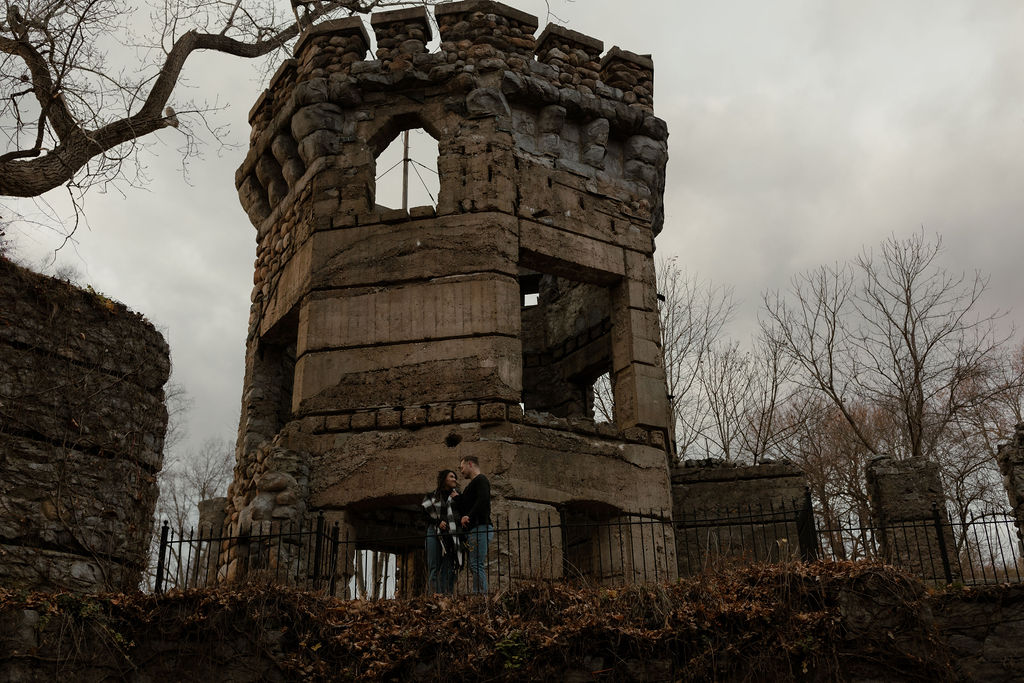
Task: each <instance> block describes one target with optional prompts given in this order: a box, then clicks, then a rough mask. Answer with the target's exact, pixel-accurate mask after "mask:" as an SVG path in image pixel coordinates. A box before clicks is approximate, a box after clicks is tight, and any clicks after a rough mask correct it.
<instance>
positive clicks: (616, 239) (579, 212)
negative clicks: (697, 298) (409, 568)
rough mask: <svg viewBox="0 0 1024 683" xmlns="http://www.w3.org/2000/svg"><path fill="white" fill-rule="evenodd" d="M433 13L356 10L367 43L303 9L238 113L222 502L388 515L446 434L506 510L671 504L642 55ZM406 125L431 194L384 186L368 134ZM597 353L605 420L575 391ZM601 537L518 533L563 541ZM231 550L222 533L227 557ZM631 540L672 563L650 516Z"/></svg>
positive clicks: (648, 98)
mask: <svg viewBox="0 0 1024 683" xmlns="http://www.w3.org/2000/svg"><path fill="white" fill-rule="evenodd" d="M434 14H435V17H436V23H437V26H438V27H439V32H440V40H441V43H440V49H439V50H438V51H436V52H428V51H427V48H426V44H427V43H428V42H430V40H431V39H432V36H433V34H432V29H431V21H430V17H429V15H428V14H427V11H426V9H425V8H422V7H420V8H414V9H403V10H397V11H390V12H382V13H377V14H374V15H373V16H372V21H371V25H372V29H373V32H374V33H375V34H376V45H377V48H376V57H377V58H376V59H373V60H369V59H367V52H368V50H369V48H370V46H371V41H370V38H369V35H368V33H367V32H366V29H365V27H364V24H363V23H362V21H361V19H360V18H358V17H351V18H347V19H342V20H336V21H328V22H325V23H322V24H320V25H317V26H314V27H312V28H310V29H308V30H307V31H305V32H304V33H303V35H302V36H301V37H300V39H299V41H298V43H297V45H296V47H295V51H294V58H293V59H290V60H288V61H286V62H285V63H284V64H283V65H282V66H281V67H280V69H278V71H277V72H276V74H275V75H274V76H273V78H272V79H271V82H270V84H269V87H268V89H267V90H266V91H265V92H264V93H263V95H262V96H261V97H260V98H259V100H258V101H257V103H256V104H255V106H254V107H253V109H252V111H251V113H250V122H251V124H252V136H251V146H250V149H249V153H248V155H247V156H246V158H245V161H244V162H243V164H242V165H241V167H240V168H239V170H238V172H237V175H236V183H237V186H238V191H239V197H240V200H241V203H242V205H243V207H244V208H245V210H246V212H247V214H248V216H249V218H250V220H251V222H252V224H253V225H254V226H255V228H256V237H257V244H258V246H257V258H256V263H255V269H254V270H255V273H254V287H253V292H252V308H251V316H250V322H249V332H248V339H247V347H246V372H245V383H244V390H243V397H242V415H241V420H240V425H239V434H238V446H237V466H236V470H235V478H234V482H233V483H232V485H231V487H230V489H229V491H228V498H227V503H226V507H225V513H226V518H225V521H224V523H225V525H227V527H228V528H229V529H234V530H239V529H242V530H244V529H258V528H260V527H261V525H269V524H271V523H273V522H282V523H285V522H300V521H301V520H302V519H303V518H304V517H306V516H308V515H309V514H310V513H311V512H313V511H316V512H318V513H323V514H325V515H326V516H327V517H328V518H329V519H330V520H332V521H336V522H338V523H339V524H340V525H341V527H342V528H343V529H344V530H345V531H346V533H348V534H351V535H352V536H353V537H355V538H365V539H378V542H381V541H380V539H385V538H389V537H391V538H402V537H405V536H408V535H409V534H411V533H415V532H417V531H422V529H421V528H420V527H421V524H420V522H419V521H418V514H419V511H418V503H419V501H420V499H421V497H422V496H423V494H424V493H425V491H427V490H428V489H430V488H432V486H433V480H434V475H435V473H436V472H437V470H439V469H441V468H445V467H451V468H454V467H455V466H456V465H457V464H458V462H459V459H460V458H461V457H463V456H465V455H476V456H478V457H479V459H480V462H481V465H482V468H483V470H484V471H485V472H486V473H487V474H488V476H489V478H490V480H491V484H492V487H493V489H492V492H493V496H494V500H493V507H494V511H495V513H496V514H498V515H501V516H503V517H505V518H506V519H508V520H517V519H527V518H530V517H531V516H546V515H550V516H551V517H553V518H555V519H558V520H561V521H563V522H564V521H569V520H572V519H596V520H597V519H599V520H609V519H615V518H616V517H617V516H620V515H648V516H652V517H659V518H661V517H664V518H666V519H667V518H668V516H669V510H670V508H671V496H670V492H669V491H670V483H669V473H668V466H667V463H668V453H669V451H670V449H671V445H670V431H669V430H670V417H669V402H668V396H667V391H666V383H665V375H664V369H663V364H662V352H661V347H660V332H659V323H658V312H657V298H656V297H657V293H656V289H655V274H654V262H653V252H654V237H655V236H656V235H657V234H658V232H659V231H660V230H661V227H662V218H663V209H662V193H663V190H664V174H665V163H666V160H667V143H666V140H667V137H668V131H667V128H666V125H665V123H664V122H663V121H662V120H661V119H659V118H657V117H656V116H655V115H654V113H653V106H652V102H653V100H652V97H653V78H654V76H653V63H652V61H651V59H650V58H649V57H648V56H641V55H637V54H633V53H631V52H628V51H625V50H621V49H619V48H611V49H610V50H608V51H607V52H605V51H604V46H603V44H602V42H601V41H600V40H597V39H595V38H592V37H589V36H586V35H583V34H580V33H577V32H575V31H571V30H568V29H565V28H562V27H559V26H555V25H549V26H548V27H547V28H546V29H544V31H543V32H542V33H541V34H540V35H539V36H535V33H536V30H537V28H538V22H537V18H536V17H534V16H532V15H529V14H526V13H523V12H520V11H518V10H516V9H513V8H511V7H508V6H506V5H503V4H501V3H497V2H491V1H490V0H467V1H465V2H455V3H447V4H443V5H439V6H437V7H436V8H435V10H434ZM409 129H423V130H425V131H426V132H427V133H429V134H430V136H432V137H433V138H434V139H435V140H436V141H437V148H438V158H437V170H438V173H439V175H440V191H439V196H438V198H437V203H436V206H420V207H413V208H409V209H407V210H406V209H401V208H387V207H384V206H380V205H379V204H378V202H377V201H376V178H377V177H378V175H379V174H380V172H381V171H382V170H383V169H379V168H377V164H376V159H377V158H378V156H379V155H380V154H381V152H382V151H383V150H384V149H385V148H386V147H387V146H388V144H389V143H390V142H392V141H393V140H394V139H395V138H396V137H397V136H398V135H400V134H401V133H402V132H403V131H405V130H409ZM534 297H535V299H534ZM604 375H607V376H608V378H609V380H610V384H611V387H612V393H613V395H614V421H613V422H611V423H606V422H602V421H600V420H595V417H594V398H593V396H594V390H593V387H594V383H595V381H597V380H598V378H600V377H602V376H604ZM368 542H369V540H368ZM563 544H565V546H566V547H562V546H563ZM599 545H600V541H599V540H598V539H596V538H595V539H590V538H569V539H557V538H556V539H554V541H553V542H552V544H551V545H550V546H548V545H547V544H546V545H545V548H543V549H539V548H538V549H536V550H542V551H543V552H545V553H550V554H551V556H552V557H556V558H557V557H562V556H564V557H565V559H566V560H567V561H571V562H573V563H574V564H576V565H579V566H582V565H585V564H586V557H585V555H586V554H588V553H591V554H592V553H596V552H599V551H600V548H599ZM421 547H422V543H421V542H420V543H418V544H415V545H411V544H410V545H402V544H401V543H399V544H398V545H395V546H393V547H386V548H383V549H385V550H387V551H389V552H394V553H399V554H401V553H412V552H416V551H418V550H419V549H420V548H421ZM244 551H245V549H244V547H242V545H241V544H238V545H233V546H231V547H229V548H226V549H225V550H224V552H223V553H222V557H221V572H222V575H225V576H227V577H228V578H231V577H232V576H233V575H235V574H236V573H237V572H238V571H239V560H240V556H241V554H242V553H244ZM636 552H639V553H643V554H645V555H644V557H643V558H639V559H638V558H637V557H635V556H634V557H632V558H631V557H628V556H627V557H624V558H621V560H620V561H621V562H622V563H623V566H622V571H624V572H625V571H627V570H628V568H627V567H626V566H625V565H627V564H629V563H630V562H638V561H640V560H641V559H642V561H644V562H654V563H658V564H659V565H660V566H662V567H663V568H665V570H667V571H669V572H674V571H675V558H674V551H673V548H672V543H671V539H668V540H667V541H666V542H664V543H661V542H658V543H650V544H648V546H647V547H645V548H644V549H642V550H640V549H638V550H637V551H636ZM555 564H556V565H559V566H560V565H561V563H557V562H556V563H555ZM552 571H554V572H555V574H557V573H558V571H560V569H557V568H556V569H553V570H552Z"/></svg>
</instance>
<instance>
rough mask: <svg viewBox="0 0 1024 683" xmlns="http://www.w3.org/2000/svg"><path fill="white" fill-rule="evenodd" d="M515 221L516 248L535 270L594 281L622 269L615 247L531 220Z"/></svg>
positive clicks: (606, 279) (607, 278)
mask: <svg viewBox="0 0 1024 683" xmlns="http://www.w3.org/2000/svg"><path fill="white" fill-rule="evenodd" d="M519 225H520V227H519V235H520V237H519V241H520V248H521V249H522V251H523V253H524V258H527V259H530V260H531V261H532V262H533V263H534V264H535V265H531V267H532V268H534V269H535V270H541V271H543V272H552V271H554V272H556V273H566V275H569V274H574V275H575V276H576V277H575V279H577V280H582V281H585V282H598V283H610V282H612V281H614V279H615V278H617V277H621V276H622V275H623V274H624V272H625V270H624V262H623V251H622V249H620V248H618V247H615V246H613V245H611V244H607V243H605V242H599V241H597V240H594V239H588V238H587V237H584V236H583V235H578V234H575V233H571V232H566V231H564V230H558V229H556V228H552V227H549V226H547V225H544V224H543V223H538V222H536V221H532V220H531V221H527V220H521V221H520V224H519Z"/></svg>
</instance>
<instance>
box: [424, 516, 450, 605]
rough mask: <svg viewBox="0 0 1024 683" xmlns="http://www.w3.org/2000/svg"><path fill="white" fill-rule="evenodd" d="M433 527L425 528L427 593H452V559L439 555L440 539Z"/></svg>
mask: <svg viewBox="0 0 1024 683" xmlns="http://www.w3.org/2000/svg"><path fill="white" fill-rule="evenodd" d="M438 533H439V532H438V530H437V528H436V527H434V526H433V525H430V526H429V527H427V591H428V592H430V593H452V592H454V590H455V567H454V566H452V558H451V557H450V556H446V555H444V554H442V553H441V539H440V538H438Z"/></svg>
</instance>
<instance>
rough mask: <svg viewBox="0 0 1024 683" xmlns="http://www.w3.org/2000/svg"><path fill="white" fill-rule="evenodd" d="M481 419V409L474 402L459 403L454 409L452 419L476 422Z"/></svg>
mask: <svg viewBox="0 0 1024 683" xmlns="http://www.w3.org/2000/svg"><path fill="white" fill-rule="evenodd" d="M479 419H480V410H479V407H478V405H477V404H476V403H475V402H474V403H459V404H457V405H456V406H455V408H454V409H453V411H452V420H454V421H455V422H476V421H477V420H479Z"/></svg>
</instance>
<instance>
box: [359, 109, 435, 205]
mask: <svg viewBox="0 0 1024 683" xmlns="http://www.w3.org/2000/svg"><path fill="white" fill-rule="evenodd" d="M437 157H438V146H437V140H435V139H434V138H433V137H432V136H431V135H430V134H429V133H427V131H425V130H423V129H422V128H413V129H409V130H405V131H402V132H401V133H399V134H398V135H397V136H396V137H395V139H394V140H392V141H391V144H389V145H388V146H387V148H385V150H384V151H383V152H381V154H380V156H378V157H377V177H376V186H377V189H376V200H375V203H376V204H377V206H378V207H381V208H387V209H403V208H404V209H406V210H408V209H412V208H415V207H420V206H430V207H436V206H437V194H438V191H439V190H440V186H441V179H440V175H439V174H438V171H437Z"/></svg>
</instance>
